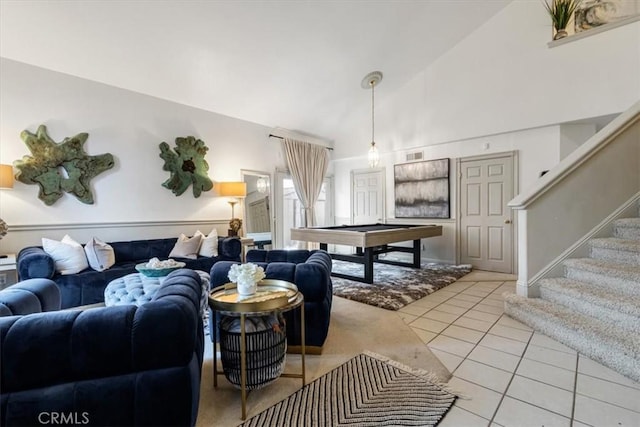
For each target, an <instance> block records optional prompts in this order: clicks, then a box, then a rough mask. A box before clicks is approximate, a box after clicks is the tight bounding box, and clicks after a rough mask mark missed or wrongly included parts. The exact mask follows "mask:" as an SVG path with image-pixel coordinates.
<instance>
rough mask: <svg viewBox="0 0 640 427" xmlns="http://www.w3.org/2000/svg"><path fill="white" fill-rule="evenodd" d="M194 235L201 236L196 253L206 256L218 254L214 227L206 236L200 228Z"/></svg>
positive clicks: (216, 232) (216, 235) (216, 233)
mask: <svg viewBox="0 0 640 427" xmlns="http://www.w3.org/2000/svg"><path fill="white" fill-rule="evenodd" d="M194 236H201V238H202V241H201V242H200V249H199V250H198V255H200V256H206V257H217V256H218V230H216V229H215V228H214V229H213V230H211V233H209V235H208V236H205V235H204V234H202V232H201V231H200V230H198V231H196V234H194Z"/></svg>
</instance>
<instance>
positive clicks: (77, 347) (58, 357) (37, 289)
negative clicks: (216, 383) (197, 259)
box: [0, 269, 204, 426]
mask: <svg viewBox="0 0 640 427" xmlns="http://www.w3.org/2000/svg"><path fill="white" fill-rule="evenodd" d="M200 296H201V282H200V277H199V276H198V274H197V273H195V272H194V271H192V270H188V269H180V270H177V271H174V272H172V273H171V274H170V275H169V276H167V279H166V280H165V281H164V282H163V283H162V285H161V287H160V289H159V290H158V292H157V294H156V295H155V297H154V298H153V300H152V301H151V302H148V303H146V304H144V305H142V306H140V307H136V306H135V305H127V306H114V307H101V308H92V309H87V310H78V309H71V310H60V311H49V312H42V313H34V314H27V315H10V314H11V313H12V312H13V310H14V309H15V310H16V311H21V310H22V309H18V308H17V307H22V308H23V309H25V310H26V311H29V312H32V311H34V310H37V306H39V305H40V306H42V308H43V309H54V308H55V307H56V306H57V307H59V306H60V298H59V293H57V286H56V284H55V283H54V282H53V281H50V280H45V279H39V280H36V281H27V282H22V283H19V284H16V285H14V286H12V287H11V288H9V289H7V290H4V291H1V292H0V307H5V309H6V310H2V313H3V314H9V315H5V316H3V317H0V348H1V349H2V359H1V361H0V364H1V365H0V425H3V426H35V425H42V424H74V425H83V424H86V425H92V426H93V425H96V426H98V425H100V426H103V425H104V426H107V425H108V426H133V425H147V426H174V425H175V426H188V425H191V426H193V425H195V423H196V417H197V414H198V404H199V397H200V378H201V377H200V373H201V369H202V358H203V345H204V333H203V325H202V316H200ZM56 297H57V299H56ZM12 307H13V308H12ZM61 420H66V421H65V422H60V421H61ZM56 421H57V422H56Z"/></svg>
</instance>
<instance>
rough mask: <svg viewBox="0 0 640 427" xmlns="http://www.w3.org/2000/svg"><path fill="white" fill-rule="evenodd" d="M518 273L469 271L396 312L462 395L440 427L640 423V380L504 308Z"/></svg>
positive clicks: (599, 426) (635, 426) (601, 426)
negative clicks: (505, 294) (540, 330)
mask: <svg viewBox="0 0 640 427" xmlns="http://www.w3.org/2000/svg"><path fill="white" fill-rule="evenodd" d="M503 292H515V277H514V276H511V275H505V274H500V273H490V272H484V271H474V272H471V273H470V274H468V275H467V276H465V277H463V278H462V279H460V280H458V281H457V282H455V283H453V284H451V285H449V286H447V287H446V288H444V289H441V290H439V291H437V292H434V293H433V294H431V295H429V296H427V297H425V298H423V299H421V300H419V301H416V302H414V303H412V304H410V305H408V306H406V307H404V308H402V309H401V310H400V311H399V314H400V316H401V317H402V318H403V319H404V321H405V322H406V323H407V324H409V326H411V328H412V329H413V330H414V331H415V333H416V334H417V335H418V336H419V337H420V339H421V340H422V341H423V342H424V343H425V344H426V345H427V346H428V347H429V348H430V349H431V351H432V352H433V353H434V354H435V355H436V356H437V357H438V358H439V359H440V360H441V361H442V363H443V364H444V365H445V366H446V367H447V368H448V369H449V370H450V371H451V372H452V374H453V378H452V379H451V381H450V382H449V386H450V387H451V388H452V389H454V390H455V391H457V392H458V393H460V394H462V395H463V397H461V398H459V399H457V400H456V402H455V404H454V406H453V407H452V408H451V409H450V411H449V412H448V413H447V415H446V417H445V418H444V419H443V420H442V421H441V422H440V424H439V426H440V427H466V426H470V427H472V426H492V427H493V426H504V427H511V426H517V427H525V426H545V427H550V426H594V427H609V426H611V427H614V426H615V427H618V426H630V427H639V426H640V383H637V382H634V381H631V380H629V379H627V378H625V377H623V376H621V375H619V374H617V373H616V372H614V371H612V370H610V369H608V368H606V367H604V366H602V365H600V364H599V363H596V362H594V361H592V360H590V359H588V358H587V357H585V356H583V355H581V354H578V353H576V352H575V351H573V350H572V349H570V348H568V347H566V346H564V345H563V344H560V343H559V342H557V341H555V340H553V339H551V338H548V337H547V336H545V335H543V334H540V333H538V332H533V330H532V329H531V328H529V327H528V326H526V325H524V324H522V323H520V322H518V321H516V320H513V319H511V318H510V317H508V316H507V315H506V314H504V313H503V299H502V293H503Z"/></svg>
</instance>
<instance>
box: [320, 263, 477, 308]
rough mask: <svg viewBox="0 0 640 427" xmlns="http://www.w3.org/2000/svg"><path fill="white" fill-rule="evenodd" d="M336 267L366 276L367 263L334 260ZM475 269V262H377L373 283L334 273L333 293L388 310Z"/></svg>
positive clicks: (449, 282)
mask: <svg viewBox="0 0 640 427" xmlns="http://www.w3.org/2000/svg"><path fill="white" fill-rule="evenodd" d="M333 271H334V272H339V273H345V274H351V275H357V276H362V275H363V274H362V273H363V266H362V265H361V264H356V263H352V262H345V261H337V260H334V261H333ZM470 272H471V265H469V264H463V265H448V264H435V263H425V264H423V265H422V267H421V268H419V269H417V268H411V267H400V266H395V265H389V264H381V263H376V264H375V265H374V267H373V284H371V285H370V284H367V283H361V282H357V281H355V280H349V279H342V278H339V277H332V278H331V280H332V281H333V294H334V295H336V296H339V297H342V298H347V299H350V300H353V301H358V302H361V303H364V304H369V305H373V306H376V307H380V308H384V309H387V310H399V309H401V308H402V307H404V306H405V305H407V304H410V303H412V302H414V301H417V300H419V299H420V298H423V297H425V296H427V295H429V294H431V293H433V292H435V291H437V290H438V289H442V288H444V287H445V286H447V285H450V284H451V283H453V282H455V281H456V280H458V279H459V278H461V277H462V276H464V275H466V274H468V273H470Z"/></svg>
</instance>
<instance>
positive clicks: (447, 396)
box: [242, 352, 456, 427]
mask: <svg viewBox="0 0 640 427" xmlns="http://www.w3.org/2000/svg"><path fill="white" fill-rule="evenodd" d="M434 380H436V379H435V378H433V376H432V375H430V374H429V373H427V372H425V371H421V370H416V369H412V368H410V367H408V366H405V365H402V364H400V363H398V362H395V361H392V360H389V359H387V358H385V357H384V356H380V355H377V354H375V353H370V352H365V353H362V354H359V355H358V356H356V357H354V358H353V359H350V360H348V361H347V362H345V363H344V364H342V365H340V366H338V367H337V368H335V369H333V370H332V371H330V372H328V373H326V374H324V375H323V376H321V377H320V378H318V379H316V380H315V381H313V382H311V383H309V384H307V385H306V386H305V387H303V388H302V389H300V390H298V391H297V392H296V393H294V394H292V395H291V396H289V397H288V398H286V399H284V400H282V401H280V402H278V403H276V404H275V405H273V406H272V407H270V408H268V409H266V410H264V411H263V412H261V413H260V414H258V415H256V416H254V417H252V418H250V419H249V420H247V421H246V422H245V423H243V424H242V426H245V427H265V426H274V427H275V426H292V427H325V426H336V427H337V426H358V427H367V426H370V427H374V426H375V427H377V426H434V425H436V424H437V423H438V422H439V421H440V419H442V417H443V416H444V414H445V413H446V412H447V411H448V410H449V408H450V407H451V405H452V404H453V402H454V401H455V399H456V396H455V395H454V394H452V393H450V392H449V391H447V390H446V389H445V388H443V387H442V386H440V385H437V383H436V381H434Z"/></svg>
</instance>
